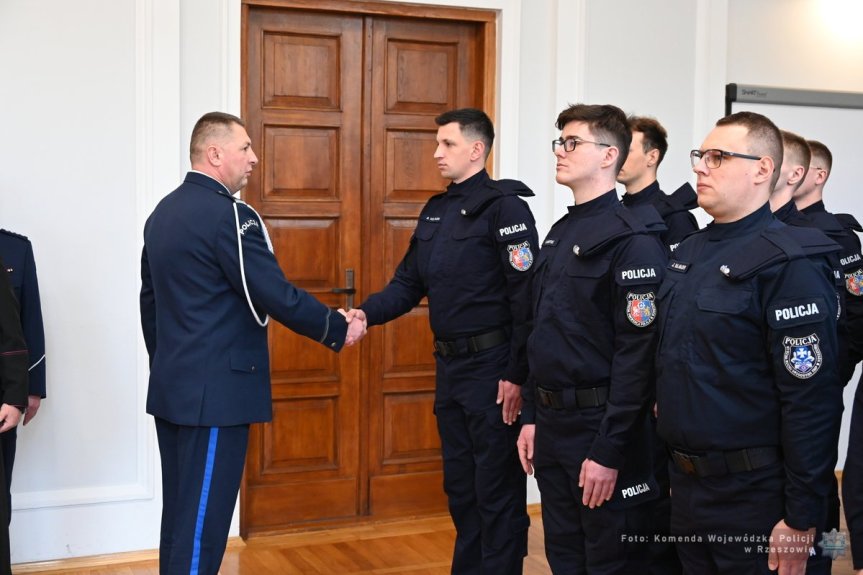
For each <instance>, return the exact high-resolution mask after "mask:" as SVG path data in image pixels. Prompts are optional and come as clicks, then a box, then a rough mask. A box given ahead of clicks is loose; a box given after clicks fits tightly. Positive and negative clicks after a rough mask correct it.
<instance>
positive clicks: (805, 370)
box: [782, 333, 822, 379]
mask: <svg viewBox="0 0 863 575" xmlns="http://www.w3.org/2000/svg"><path fill="white" fill-rule="evenodd" d="M818 341H819V340H818V336H817V335H815V334H814V333H813V334H811V335H807V336H805V337H786V338H785V339H784V340H782V345H783V346H784V347H785V355H784V361H785V369H786V370H787V371H788V373H790V374H791V375H793V376H794V377H796V378H797V379H809V378H810V377H812V376H813V375H815V374H816V373H818V370H819V369H821V361H822V358H821V348H820V347H819V345H818Z"/></svg>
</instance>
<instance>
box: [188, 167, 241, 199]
mask: <svg viewBox="0 0 863 575" xmlns="http://www.w3.org/2000/svg"><path fill="white" fill-rule="evenodd" d="M185 181H186V182H188V183H190V184H197V185H199V186H202V187H204V188H207V189H208V190H212V191H214V192H216V193H219V194H222V195H223V196H229V197H231V198H233V197H234V195H233V194H232V193H231V191H230V190H229V189H228V188H227V186H225V184H223V183H222V182H220V181H219V180H217V179H216V178H214V177H213V176H210V175H209V174H205V173H204V172H199V171H198V170H189V172H188V173H187V174H186V180H185Z"/></svg>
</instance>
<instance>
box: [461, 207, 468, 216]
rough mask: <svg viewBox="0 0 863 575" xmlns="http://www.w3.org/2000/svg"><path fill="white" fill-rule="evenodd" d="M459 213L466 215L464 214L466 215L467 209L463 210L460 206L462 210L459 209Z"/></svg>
mask: <svg viewBox="0 0 863 575" xmlns="http://www.w3.org/2000/svg"><path fill="white" fill-rule="evenodd" d="M461 215H463V216H466V215H467V210H465V209H464V208H462V210H461Z"/></svg>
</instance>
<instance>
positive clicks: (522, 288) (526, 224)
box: [495, 196, 539, 385]
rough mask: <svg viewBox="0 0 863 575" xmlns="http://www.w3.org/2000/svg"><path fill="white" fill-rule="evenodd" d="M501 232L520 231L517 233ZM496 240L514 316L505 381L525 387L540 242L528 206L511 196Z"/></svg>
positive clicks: (498, 224) (500, 214)
mask: <svg viewBox="0 0 863 575" xmlns="http://www.w3.org/2000/svg"><path fill="white" fill-rule="evenodd" d="M501 230H518V231H517V232H515V233H513V234H507V233H501ZM495 235H496V240H497V242H498V246H499V252H500V256H501V267H502V269H503V275H504V278H505V279H506V293H507V299H508V300H509V309H510V316H511V318H512V319H511V321H512V324H511V334H512V335H511V336H510V354H509V361H508V362H507V365H506V368H505V369H504V372H503V379H505V380H506V381H509V382H512V383H515V384H518V385H522V384H523V383H525V381H526V379H527V373H528V364H527V338H528V336H529V335H530V328H531V315H532V314H531V296H530V294H531V291H530V287H531V279H532V275H533V274H532V271H533V262H534V259H535V257H536V255H537V250H538V244H539V239H538V236H537V232H536V222H535V221H534V219H533V214H532V213H531V212H530V208H529V207H528V206H527V203H526V202H524V200H521V199H520V198H517V197H513V196H507V197H505V198H504V199H503V201H502V202H501V206H500V211H499V212H498V217H497V222H496V228H495Z"/></svg>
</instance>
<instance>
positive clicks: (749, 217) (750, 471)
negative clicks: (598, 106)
mask: <svg viewBox="0 0 863 575" xmlns="http://www.w3.org/2000/svg"><path fill="white" fill-rule="evenodd" d="M691 157H692V162H693V166H694V170H695V173H696V174H697V175H698V203H699V205H700V206H701V207H702V208H704V209H705V211H707V213H708V214H710V215H711V216H713V218H714V220H713V222H712V223H711V224H710V225H708V226H707V228H705V229H704V230H701V231H699V232H697V233H695V234H693V235H691V236H689V237H688V238H687V239H686V240H684V241H683V242H682V243H681V244H680V246H679V247H678V248H677V250H676V251H675V253H674V256H673V257H672V259H671V261H670V262H669V265H668V270H667V273H666V276H665V279H664V280H663V283H662V287H661V288H660V290H659V296H658V305H659V306H660V309H662V310H663V315H662V316H661V318H660V327H659V344H658V348H657V360H656V378H657V409H658V430H659V434H660V436H661V437H662V438H663V439H664V440H665V441H666V443H668V445H669V447H670V449H671V454H672V459H673V461H674V464H673V465H672V468H671V490H672V494H673V497H672V532H673V533H674V534H675V535H676V536H678V537H679V539H678V553H679V555H680V557H681V560H682V562H683V566H684V570H685V572H686V573H692V574H698V575H706V574H718V573H723V574H729V575H731V574H733V575H745V574H748V573H753V574H754V573H765V574H766V573H768V568H770V569H777V568H778V569H779V570H780V571H779V572H780V573H789V574H792V573H795V574H796V573H803V572H804V570H805V568H806V561H807V558H808V556H809V552H810V548H811V545H812V539H813V536H814V531H815V528H816V526H818V525H820V524H821V523H820V522H821V521H822V519H823V512H824V499H825V497H826V496H827V492H828V490H829V486H830V476H831V475H832V473H833V461H834V458H833V456H832V452H833V446H834V445H835V443H836V441H837V439H838V415H839V413H840V412H841V409H842V395H841V394H842V386H841V384H840V382H839V376H838V372H837V367H836V360H837V354H836V350H837V344H836V340H837V336H836V313H837V305H836V293H835V288H834V285H833V283H832V282H831V281H830V279H829V278H830V277H831V275H830V274H831V268H830V265H829V263H828V261H827V259H826V258H825V257H824V254H825V253H829V252H830V251H831V250H833V251H835V244H833V242H830V241H829V240H827V239H826V238H825V237H824V235H823V234H822V233H820V232H818V231H817V230H811V229H806V228H799V227H791V226H786V225H785V224H783V223H781V222H779V221H778V220H776V219H775V218H774V217H773V216H772V214H771V213H770V208H769V204H768V199H769V197H770V191H771V190H772V189H773V187H774V185H775V182H776V180H777V178H778V177H779V172H778V170H774V168H775V166H777V165H778V164H779V162H780V161H781V159H780V158H782V138H781V135H780V133H779V130H778V129H777V128H776V126H774V125H773V123H772V122H770V120H768V119H767V118H765V117H764V116H761V115H759V114H754V113H752V112H740V113H737V114H733V115H731V116H728V117H726V118H723V119H721V120H719V121H718V122H717V125H716V127H715V128H714V129H713V130H712V131H711V132H710V134H709V135H708V136H707V138H706V139H705V141H704V143H703V144H702V146H701V148H700V149H698V150H693V151H692V153H691ZM771 538H772V539H771Z"/></svg>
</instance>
